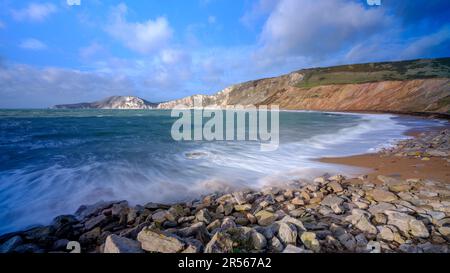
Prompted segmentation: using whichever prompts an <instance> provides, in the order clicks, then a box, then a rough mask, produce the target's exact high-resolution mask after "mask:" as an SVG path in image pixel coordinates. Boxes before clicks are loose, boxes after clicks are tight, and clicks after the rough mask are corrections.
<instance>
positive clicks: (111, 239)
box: [103, 234, 144, 253]
mask: <svg viewBox="0 0 450 273" xmlns="http://www.w3.org/2000/svg"><path fill="white" fill-rule="evenodd" d="M103 252H104V253H143V252H144V251H143V250H142V249H141V244H140V243H139V242H136V241H134V240H131V239H128V238H125V237H120V236H117V235H115V234H111V235H109V236H108V237H107V238H106V241H105V247H104V250H103Z"/></svg>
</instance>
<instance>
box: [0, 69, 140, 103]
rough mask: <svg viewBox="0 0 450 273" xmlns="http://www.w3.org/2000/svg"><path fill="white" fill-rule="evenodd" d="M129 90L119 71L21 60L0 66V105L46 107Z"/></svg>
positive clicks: (118, 93)
mask: <svg viewBox="0 0 450 273" xmlns="http://www.w3.org/2000/svg"><path fill="white" fill-rule="evenodd" d="M130 94H131V95H132V94H134V85H133V83H132V82H131V81H130V80H129V79H128V78H127V77H125V76H123V75H110V74H102V73H93V72H82V71H79V70H71V69H62V68H54V67H47V68H42V69H40V68H36V67H33V66H29V65H23V64H14V65H3V66H0V97H1V98H2V100H1V101H0V107H48V106H52V105H54V104H61V103H74V102H83V101H93V100H98V99H101V98H104V97H107V96H112V95H130Z"/></svg>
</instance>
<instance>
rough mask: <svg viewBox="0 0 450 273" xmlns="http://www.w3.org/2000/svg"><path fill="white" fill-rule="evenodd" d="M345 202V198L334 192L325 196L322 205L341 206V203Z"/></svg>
mask: <svg viewBox="0 0 450 273" xmlns="http://www.w3.org/2000/svg"><path fill="white" fill-rule="evenodd" d="M343 202H344V199H342V198H340V197H338V196H336V195H334V194H329V195H327V196H325V198H324V199H323V200H322V202H321V205H322V206H327V207H330V208H331V207H336V206H340V205H342V203H343Z"/></svg>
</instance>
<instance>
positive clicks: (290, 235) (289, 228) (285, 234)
mask: <svg viewBox="0 0 450 273" xmlns="http://www.w3.org/2000/svg"><path fill="white" fill-rule="evenodd" d="M277 233H278V238H280V240H281V242H283V243H284V244H285V245H288V244H294V245H295V244H296V242H297V228H296V227H295V226H294V225H292V224H289V223H283V222H282V223H280V224H279V225H278V232H277Z"/></svg>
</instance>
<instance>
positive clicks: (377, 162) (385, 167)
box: [320, 154, 450, 183]
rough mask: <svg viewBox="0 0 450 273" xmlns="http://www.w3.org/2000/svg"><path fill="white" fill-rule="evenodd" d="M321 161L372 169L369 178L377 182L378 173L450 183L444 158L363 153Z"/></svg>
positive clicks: (448, 170)
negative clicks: (426, 158) (423, 158)
mask: <svg viewBox="0 0 450 273" xmlns="http://www.w3.org/2000/svg"><path fill="white" fill-rule="evenodd" d="M320 161H321V162H325V163H334V164H342V165H349V166H356V167H365V168H370V169H372V172H370V173H368V176H369V180H370V181H372V182H374V183H378V182H379V181H378V180H377V179H376V177H377V176H378V175H385V176H393V177H398V178H402V179H409V178H422V179H431V180H437V181H439V182H446V183H450V163H449V162H447V160H446V159H445V158H434V157H432V158H429V160H422V159H421V158H412V157H398V156H384V155H380V154H364V155H356V156H350V157H343V158H322V159H321V160H320Z"/></svg>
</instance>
